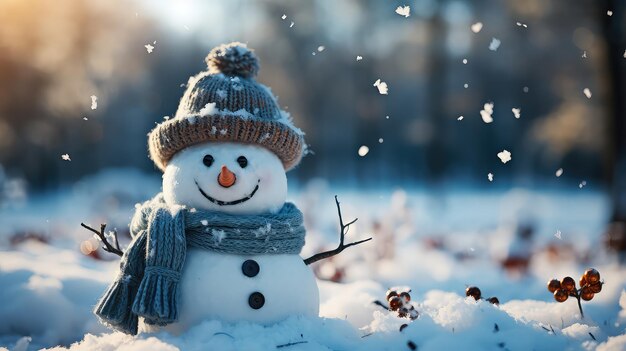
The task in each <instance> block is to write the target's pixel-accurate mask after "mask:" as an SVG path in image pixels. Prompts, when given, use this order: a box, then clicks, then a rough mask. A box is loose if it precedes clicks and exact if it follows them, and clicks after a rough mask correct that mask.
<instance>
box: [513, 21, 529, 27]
mask: <svg viewBox="0 0 626 351" xmlns="http://www.w3.org/2000/svg"><path fill="white" fill-rule="evenodd" d="M515 24H517V26H518V27H524V28H528V25H527V24H526V23H522V22H516V23H515Z"/></svg>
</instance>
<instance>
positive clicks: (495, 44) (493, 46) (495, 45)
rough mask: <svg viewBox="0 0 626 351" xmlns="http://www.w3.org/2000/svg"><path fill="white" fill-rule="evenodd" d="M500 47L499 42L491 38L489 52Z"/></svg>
mask: <svg viewBox="0 0 626 351" xmlns="http://www.w3.org/2000/svg"><path fill="white" fill-rule="evenodd" d="M499 47H500V40H498V39H496V38H491V43H489V50H491V51H496V50H498V48H499Z"/></svg>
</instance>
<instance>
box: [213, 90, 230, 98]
mask: <svg viewBox="0 0 626 351" xmlns="http://www.w3.org/2000/svg"><path fill="white" fill-rule="evenodd" d="M215 94H216V95H217V97H218V98H219V99H220V100H224V99H226V97H227V96H228V93H227V92H226V90H223V89H217V91H216V92H215Z"/></svg>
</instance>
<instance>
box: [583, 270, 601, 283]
mask: <svg viewBox="0 0 626 351" xmlns="http://www.w3.org/2000/svg"><path fill="white" fill-rule="evenodd" d="M583 277H584V278H585V280H587V282H589V284H595V283H597V282H599V281H600V272H598V271H597V270H595V269H594V268H589V269H588V270H586V271H585V273H584V274H583Z"/></svg>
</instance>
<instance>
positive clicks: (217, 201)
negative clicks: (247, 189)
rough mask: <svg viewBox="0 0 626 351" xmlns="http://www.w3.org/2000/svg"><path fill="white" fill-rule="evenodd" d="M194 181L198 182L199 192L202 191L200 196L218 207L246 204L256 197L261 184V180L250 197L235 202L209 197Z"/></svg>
mask: <svg viewBox="0 0 626 351" xmlns="http://www.w3.org/2000/svg"><path fill="white" fill-rule="evenodd" d="M194 181H195V182H196V186H197V187H198V190H200V194H202V196H204V197H205V198H206V199H207V200H209V201H211V202H212V203H214V204H216V205H220V206H229V205H237V204H240V203H242V202H246V201H248V200H250V199H251V198H252V197H253V196H254V194H255V193H256V192H257V190H259V183H260V182H261V179H259V180H257V182H256V186H255V187H254V189H252V192H251V193H250V194H249V195H248V196H246V197H242V198H241V199H238V200H233V201H222V200H218V199H216V198H214V197H212V196H209V195H208V194H207V193H205V192H204V190H202V188H201V187H200V184H198V181H197V180H194Z"/></svg>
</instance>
